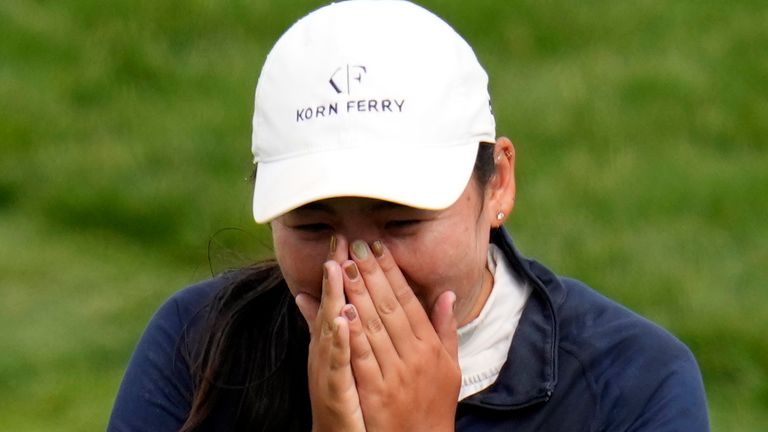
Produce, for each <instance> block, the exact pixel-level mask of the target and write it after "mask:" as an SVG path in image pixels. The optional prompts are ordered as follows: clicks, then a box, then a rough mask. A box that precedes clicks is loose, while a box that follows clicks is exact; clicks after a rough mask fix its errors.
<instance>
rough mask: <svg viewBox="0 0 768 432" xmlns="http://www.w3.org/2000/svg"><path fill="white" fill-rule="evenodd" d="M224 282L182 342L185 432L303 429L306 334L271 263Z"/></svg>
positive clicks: (478, 164) (484, 165) (486, 149)
mask: <svg viewBox="0 0 768 432" xmlns="http://www.w3.org/2000/svg"><path fill="white" fill-rule="evenodd" d="M493 150H494V146H493V145H492V144H486V143H481V144H480V145H479V146H478V151H477V157H476V158H475V166H474V172H473V178H474V180H475V181H476V182H477V184H478V186H480V187H481V189H482V188H484V187H485V186H486V185H487V184H488V182H489V181H490V179H491V177H492V176H493V174H494V172H495V165H494V160H493ZM220 277H221V278H224V279H227V280H229V282H228V283H226V284H225V286H224V287H223V288H221V289H220V290H219V292H218V293H217V294H216V296H215V297H214V298H213V299H212V300H211V302H210V303H209V304H208V305H207V308H206V310H205V319H204V321H203V323H202V326H201V327H200V329H199V331H196V332H192V334H191V335H190V336H188V340H185V341H184V345H185V346H187V349H185V350H184V354H185V357H186V359H187V361H188V363H189V368H190V370H191V374H192V379H193V383H194V393H193V395H192V404H191V409H190V412H189V415H188V416H187V419H186V422H185V423H184V425H183V426H182V428H181V431H182V432H192V431H198V430H208V429H211V427H212V426H213V425H214V424H217V422H219V421H225V422H226V423H228V424H229V425H230V429H231V430H249V431H268V430H279V431H307V430H310V429H311V428H312V424H311V421H312V414H311V410H310V404H309V392H308V390H307V388H308V385H307V355H308V345H309V332H308V329H307V326H306V322H305V321H304V319H303V318H302V316H301V314H300V313H299V311H298V308H297V307H296V304H295V303H294V301H293V296H292V295H291V293H290V292H289V291H288V287H287V286H286V285H285V281H284V280H283V277H282V274H281V273H280V269H279V268H278V266H277V263H276V262H275V261H265V262H262V263H258V264H255V265H253V266H250V267H246V268H243V269H240V270H236V271H234V272H231V273H228V274H225V275H222V276H220Z"/></svg>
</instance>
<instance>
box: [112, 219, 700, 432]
mask: <svg viewBox="0 0 768 432" xmlns="http://www.w3.org/2000/svg"><path fill="white" fill-rule="evenodd" d="M492 241H493V242H494V243H495V244H496V245H498V246H499V247H500V248H501V250H502V251H503V252H504V254H505V256H506V257H507V258H508V259H509V262H510V263H511V265H512V268H513V269H514V270H515V272H517V273H518V274H521V275H523V276H524V277H525V278H526V279H527V280H528V281H529V283H530V284H531V286H532V293H531V296H530V298H529V300H528V302H527V304H526V306H525V309H524V311H523V315H522V317H521V319H520V323H519V325H518V328H517V331H516V333H515V336H514V339H513V340H512V345H511V347H510V350H509V357H508V359H507V362H506V363H505V365H504V367H503V368H502V370H501V373H500V375H499V378H498V380H497V381H496V382H495V383H494V384H493V385H492V386H491V387H490V388H488V389H486V390H484V391H483V392H481V393H478V394H475V395H473V396H471V397H469V398H467V399H465V400H463V401H461V402H460V403H459V407H458V411H457V416H456V430H457V431H484V432H485V431H515V432H523V431H569V432H571V431H654V432H662V431H680V432H695V431H708V430H709V421H708V416H707V407H706V399H705V396H704V387H703V384H702V380H701V373H700V372H699V368H698V366H697V364H696V361H695V359H694V358H693V355H692V354H691V352H690V351H689V350H688V348H687V347H686V346H685V345H683V344H682V343H681V342H680V341H678V340H677V339H676V338H675V337H674V336H672V335H671V334H669V333H668V332H667V331H665V330H664V329H662V328H661V327H658V326H657V325H655V324H653V323H651V322H650V321H648V320H646V319H644V318H642V317H640V316H638V315H636V314H635V313H633V312H631V311H629V310H628V309H626V308H624V307H623V306H621V305H618V304H617V303H615V302H613V301H611V300H609V299H607V298H605V297H603V296H602V295H600V294H598V293H596V292H595V291H593V290H592V289H590V288H589V287H587V286H586V285H584V284H582V283H580V282H578V281H575V280H573V279H567V278H561V277H558V276H556V275H555V274H553V273H552V272H550V271H549V270H548V269H546V268H545V267H543V266H542V265H541V264H539V263H537V262H535V261H532V260H528V259H525V258H523V257H522V256H520V254H519V253H518V252H517V251H516V250H515V248H514V247H513V245H512V241H511V239H510V238H509V236H508V234H507V233H506V232H505V231H503V230H495V231H494V232H493V234H492ZM223 283H224V282H223V281H222V280H221V279H220V278H219V279H212V280H210V281H207V282H203V283H201V284H198V285H194V286H192V287H189V288H186V289H184V290H182V291H179V292H178V293H176V294H175V295H174V296H173V297H171V299H169V300H168V301H167V302H166V303H165V304H164V305H163V306H162V307H161V308H160V309H159V310H158V312H157V313H156V314H155V316H154V317H153V318H152V321H151V322H150V323H149V326H148V327H147V329H146V331H145V332H144V335H143V336H142V338H141V341H140V342H139V344H138V346H137V348H136V351H135V352H134V354H133V356H132V358H131V361H130V364H129V366H128V369H127V371H126V373H125V377H124V378H123V382H122V385H121V386H120V391H119V393H118V395H117V400H116V401H115V406H114V409H113V412H112V417H111V419H110V423H109V430H110V431H175V430H178V428H179V427H180V426H181V424H182V423H183V422H184V419H185V417H186V415H187V413H188V411H189V405H190V400H191V394H192V391H193V384H192V379H191V376H190V372H189V370H188V368H187V367H186V362H185V361H184V359H183V358H182V356H181V353H180V352H179V348H178V347H179V344H178V341H179V340H180V338H181V337H182V335H183V333H184V331H185V330H184V329H185V328H188V327H185V326H187V325H189V324H194V323H193V321H195V320H196V319H198V318H197V316H198V312H199V311H200V310H202V309H203V307H204V306H205V304H206V302H207V301H208V300H209V299H210V298H211V297H212V296H213V295H214V294H215V293H216V291H217V290H218V289H219V288H220V287H221V286H222V284H223ZM217 430H223V427H220V428H217Z"/></svg>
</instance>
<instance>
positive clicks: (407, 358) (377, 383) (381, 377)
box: [342, 241, 461, 432]
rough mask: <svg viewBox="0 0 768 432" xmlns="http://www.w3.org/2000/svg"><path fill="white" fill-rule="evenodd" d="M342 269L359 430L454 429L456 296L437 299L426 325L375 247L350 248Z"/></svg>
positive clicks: (390, 261)
mask: <svg viewBox="0 0 768 432" xmlns="http://www.w3.org/2000/svg"><path fill="white" fill-rule="evenodd" d="M350 250H351V252H352V253H351V255H352V256H351V258H352V259H353V261H346V262H345V263H343V265H342V268H343V269H344V291H345V293H346V296H347V302H348V303H351V304H348V305H347V306H345V307H344V309H343V310H342V313H343V314H344V315H345V316H346V318H347V320H348V321H349V331H350V349H351V363H352V369H353V373H354V377H355V383H356V386H357V390H358V394H359V398H360V405H361V407H362V411H363V418H364V421H365V426H366V430H367V431H370V432H375V431H426V430H428V431H449V430H453V429H454V422H455V415H456V406H457V398H458V394H459V388H460V386H461V370H460V369H459V363H458V336H457V333H456V320H455V319H454V317H453V303H454V302H455V300H456V296H455V294H454V293H453V292H451V291H446V292H444V293H442V294H441V295H440V296H439V297H438V298H437V300H436V302H435V305H434V306H433V308H432V311H431V314H430V315H431V321H430V318H428V317H427V314H426V312H425V311H424V308H423V307H422V305H421V303H420V302H419V300H418V298H417V297H416V296H415V294H414V293H413V290H412V289H411V287H410V286H409V285H408V283H407V282H406V280H405V277H404V276H403V274H402V272H401V271H400V269H399V267H398V266H397V264H396V263H395V260H394V258H393V256H392V255H391V254H390V253H389V251H388V250H387V249H386V247H384V245H383V244H382V243H381V242H374V243H373V244H372V245H371V247H369V246H368V245H367V244H366V243H364V242H362V241H356V242H354V243H353V244H352V247H351V248H350Z"/></svg>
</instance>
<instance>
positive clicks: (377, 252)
mask: <svg viewBox="0 0 768 432" xmlns="http://www.w3.org/2000/svg"><path fill="white" fill-rule="evenodd" d="M371 250H372V251H373V256H375V257H376V258H381V256H382V255H384V245H383V244H381V242H380V241H378V240H376V241H375V242H373V244H371Z"/></svg>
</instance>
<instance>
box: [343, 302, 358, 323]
mask: <svg viewBox="0 0 768 432" xmlns="http://www.w3.org/2000/svg"><path fill="white" fill-rule="evenodd" d="M344 316H345V317H346V318H347V321H354V320H355V318H357V311H356V310H355V307H354V306H352V305H349V307H346V308H344Z"/></svg>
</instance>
